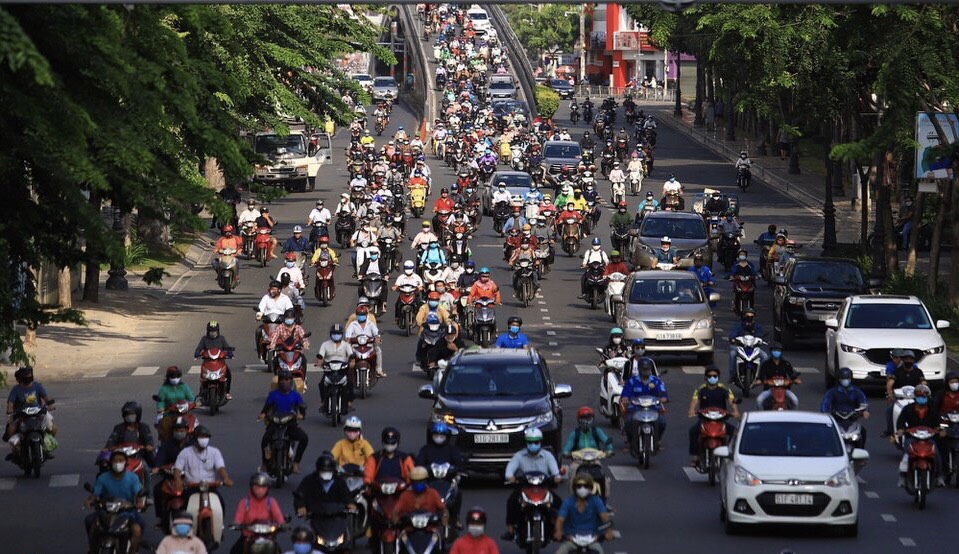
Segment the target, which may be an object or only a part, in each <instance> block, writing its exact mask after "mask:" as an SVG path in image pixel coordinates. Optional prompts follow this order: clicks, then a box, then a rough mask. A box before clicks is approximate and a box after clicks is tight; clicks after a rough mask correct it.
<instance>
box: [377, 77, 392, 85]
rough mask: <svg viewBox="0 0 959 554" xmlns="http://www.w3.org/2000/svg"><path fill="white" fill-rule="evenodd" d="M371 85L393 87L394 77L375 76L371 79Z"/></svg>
mask: <svg viewBox="0 0 959 554" xmlns="http://www.w3.org/2000/svg"><path fill="white" fill-rule="evenodd" d="M373 86H374V87H395V86H396V79H394V78H393V77H377V78H376V79H375V80H374V81H373Z"/></svg>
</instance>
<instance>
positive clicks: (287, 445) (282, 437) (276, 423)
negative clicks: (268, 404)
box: [266, 413, 296, 487]
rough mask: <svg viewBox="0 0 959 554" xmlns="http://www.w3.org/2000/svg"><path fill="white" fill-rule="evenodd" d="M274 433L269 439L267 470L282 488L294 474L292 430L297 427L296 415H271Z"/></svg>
mask: <svg viewBox="0 0 959 554" xmlns="http://www.w3.org/2000/svg"><path fill="white" fill-rule="evenodd" d="M269 423H270V425H271V426H272V431H273V432H272V433H271V434H270V438H269V446H268V448H269V452H270V459H269V460H267V463H266V468H267V471H268V473H269V474H270V477H272V478H273V480H274V483H275V484H276V486H277V487H282V486H283V483H285V482H286V479H287V477H289V476H290V474H291V473H293V454H294V452H293V438H292V437H291V436H290V430H291V429H292V428H293V426H294V425H296V414H295V413H292V414H280V413H273V414H271V415H270V421H269Z"/></svg>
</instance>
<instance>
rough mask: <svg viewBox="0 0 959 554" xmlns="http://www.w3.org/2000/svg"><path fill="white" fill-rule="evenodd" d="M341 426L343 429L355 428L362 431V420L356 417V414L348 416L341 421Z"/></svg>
mask: <svg viewBox="0 0 959 554" xmlns="http://www.w3.org/2000/svg"><path fill="white" fill-rule="evenodd" d="M343 428H344V429H356V430H357V431H362V430H363V420H362V419H360V418H358V417H356V416H350V417H348V418H346V421H345V422H343Z"/></svg>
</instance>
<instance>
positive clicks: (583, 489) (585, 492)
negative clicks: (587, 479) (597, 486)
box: [576, 487, 591, 498]
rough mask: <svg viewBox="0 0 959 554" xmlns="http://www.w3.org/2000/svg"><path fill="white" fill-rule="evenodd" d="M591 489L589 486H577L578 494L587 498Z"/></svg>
mask: <svg viewBox="0 0 959 554" xmlns="http://www.w3.org/2000/svg"><path fill="white" fill-rule="evenodd" d="M590 492H591V491H590V490H589V489H588V488H587V487H576V496H578V497H580V498H586V497H587V496H589V493H590Z"/></svg>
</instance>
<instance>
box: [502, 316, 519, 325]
mask: <svg viewBox="0 0 959 554" xmlns="http://www.w3.org/2000/svg"><path fill="white" fill-rule="evenodd" d="M514 323H515V324H517V325H520V326H522V325H523V318H521V317H520V316H518V315H511V316H509V319H507V320H506V324H507V325H512V324H514Z"/></svg>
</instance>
